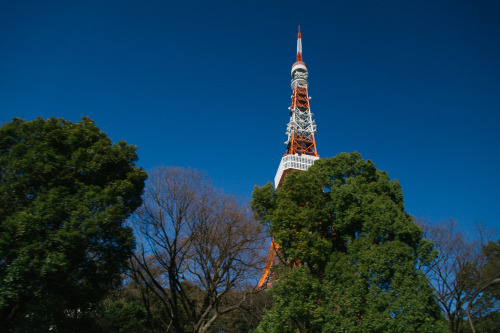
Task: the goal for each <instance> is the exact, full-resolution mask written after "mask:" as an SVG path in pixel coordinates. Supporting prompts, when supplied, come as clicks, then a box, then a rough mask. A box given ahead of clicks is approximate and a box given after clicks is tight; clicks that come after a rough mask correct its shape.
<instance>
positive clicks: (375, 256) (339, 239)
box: [252, 153, 440, 332]
mask: <svg viewBox="0 0 500 333" xmlns="http://www.w3.org/2000/svg"><path fill="white" fill-rule="evenodd" d="M252 208H253V209H254V212H256V216H257V217H258V218H259V219H260V220H261V222H263V223H266V224H269V231H270V234H272V235H274V237H275V239H276V241H277V242H278V243H279V244H280V245H281V247H282V248H281V254H282V256H283V259H284V262H286V263H288V264H287V266H288V268H287V267H281V268H279V269H280V271H279V272H278V273H279V274H278V275H279V278H278V280H277V281H275V282H274V284H273V285H272V287H271V288H270V293H271V295H272V297H273V300H274V305H273V308H272V309H271V310H270V311H268V312H267V313H266V314H265V318H264V321H263V322H262V323H261V326H260V331H261V332H296V331H301V332H353V331H355V332H403V331H404V332H436V331H437V330H439V328H438V323H439V318H440V313H439V308H438V307H437V305H436V302H435V299H434V296H433V294H432V290H431V289H430V287H429V285H428V281H427V279H426V278H425V276H424V274H423V273H422V272H421V271H419V270H418V269H417V265H418V263H425V262H428V261H430V260H432V259H433V257H434V256H435V252H434V251H433V250H432V243H430V242H429V241H426V240H424V239H422V230H421V229H420V228H419V227H418V226H417V225H416V224H415V223H414V222H413V219H412V218H411V216H409V215H408V214H407V213H406V212H405V211H404V203H403V195H402V191H401V187H400V185H399V183H398V182H397V181H394V180H390V179H389V177H388V176H387V173H385V172H384V171H380V170H377V169H376V168H375V166H374V165H373V163H372V162H371V161H369V160H368V161H364V160H363V159H362V158H361V156H360V155H359V154H358V153H351V154H347V153H342V154H339V155H338V156H336V157H335V158H330V159H321V160H319V161H317V162H316V163H315V164H314V165H313V166H312V167H311V168H310V169H309V170H308V171H307V172H301V173H299V172H291V173H290V174H289V175H287V177H286V178H285V180H284V183H283V186H282V187H280V188H279V189H277V190H276V191H274V190H273V189H272V185H271V184H268V185H266V186H264V187H262V188H256V189H255V190H254V193H253V201H252ZM294 267H295V268H294Z"/></svg>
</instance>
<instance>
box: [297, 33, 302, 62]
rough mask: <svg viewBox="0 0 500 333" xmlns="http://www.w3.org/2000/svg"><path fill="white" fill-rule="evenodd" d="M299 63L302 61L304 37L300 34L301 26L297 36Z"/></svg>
mask: <svg viewBox="0 0 500 333" xmlns="http://www.w3.org/2000/svg"><path fill="white" fill-rule="evenodd" d="M297 61H302V35H301V34H300V25H299V33H298V34H297Z"/></svg>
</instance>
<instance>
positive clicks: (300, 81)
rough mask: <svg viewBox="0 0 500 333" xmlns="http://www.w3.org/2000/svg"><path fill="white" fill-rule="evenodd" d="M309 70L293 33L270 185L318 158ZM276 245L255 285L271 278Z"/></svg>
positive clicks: (266, 282)
mask: <svg viewBox="0 0 500 333" xmlns="http://www.w3.org/2000/svg"><path fill="white" fill-rule="evenodd" d="M308 76H309V73H308V72H307V66H306V64H305V62H303V61H302V35H301V33H300V25H299V32H298V34H297V61H296V62H295V63H294V64H293V65H292V83H291V87H292V91H293V94H292V105H291V106H290V108H289V109H290V121H289V122H288V124H287V127H286V135H287V136H288V139H287V140H286V141H285V144H286V153H285V155H284V156H283V157H282V158H281V162H280V165H279V167H278V171H277V172H276V176H275V177H274V186H275V187H276V188H278V187H280V186H281V184H282V183H283V179H284V177H285V176H286V174H287V173H289V172H290V171H291V170H304V171H305V170H307V169H308V168H309V167H310V166H311V165H313V163H314V161H316V160H317V159H319V156H318V152H317V150H316V142H315V140H314V133H316V124H315V122H314V120H313V119H312V117H313V114H312V113H311V110H310V108H309V95H308V93H307V87H308V85H309V82H308V81H307V79H308ZM278 252H279V244H277V243H276V242H275V241H274V238H273V241H272V244H271V248H270V249H269V254H268V256H267V261H266V266H265V268H264V272H263V274H262V276H261V278H260V280H259V284H258V285H257V288H258V289H260V288H263V287H266V286H268V285H269V280H270V278H271V267H272V266H273V264H274V263H275V262H276V260H277V253H278Z"/></svg>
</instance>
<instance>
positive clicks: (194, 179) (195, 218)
mask: <svg viewBox="0 0 500 333" xmlns="http://www.w3.org/2000/svg"><path fill="white" fill-rule="evenodd" d="M143 199H144V203H143V205H142V206H141V207H140V208H139V209H138V211H137V212H136V214H135V216H134V217H133V218H132V219H131V223H132V224H133V226H134V228H135V231H136V235H137V239H138V250H137V252H136V253H135V257H134V259H133V264H134V265H135V269H134V270H133V276H135V278H136V279H137V280H140V281H141V282H140V283H141V284H142V285H143V286H144V287H146V288H148V289H149V290H150V291H151V292H152V293H153V294H154V295H155V296H156V297H157V298H158V299H159V300H160V301H161V304H162V306H163V308H164V312H165V313H166V314H167V316H168V318H167V319H168V320H166V321H165V323H168V324H167V325H166V327H164V329H166V331H167V332H206V331H207V330H208V329H209V328H210V326H211V325H212V324H213V323H214V322H215V321H216V320H217V319H218V318H219V317H220V316H223V315H225V314H227V313H229V312H231V311H233V310H236V309H238V308H239V307H240V306H241V305H242V304H243V303H244V302H245V300H246V298H247V297H248V295H249V294H250V293H253V292H254V290H253V288H252V287H250V286H254V285H255V281H256V280H257V278H258V274H260V273H261V271H262V267H263V265H264V257H263V254H264V252H263V246H264V244H265V240H264V239H265V234H264V233H263V232H262V231H261V230H260V227H259V224H258V223H257V222H256V221H255V220H254V219H253V217H252V215H251V213H250V211H249V209H248V208H247V207H245V206H243V205H241V204H240V203H239V202H238V200H236V199H235V198H234V197H231V196H228V195H225V194H223V193H221V192H220V191H218V190H216V189H214V188H213V187H212V186H211V184H210V183H209V182H208V181H207V180H206V178H204V176H203V174H202V173H201V172H198V171H195V170H191V169H182V168H167V167H159V168H156V169H154V170H153V171H151V172H150V173H149V179H148V183H147V186H146V190H145V193H144V198H143ZM236 291H237V292H236Z"/></svg>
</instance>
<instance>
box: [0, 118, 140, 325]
mask: <svg viewBox="0 0 500 333" xmlns="http://www.w3.org/2000/svg"><path fill="white" fill-rule="evenodd" d="M136 160H137V156H136V148H135V147H133V146H130V145H127V144H126V143H125V142H123V141H121V142H118V143H117V144H111V141H110V139H109V138H108V137H107V136H106V134H105V133H103V132H101V131H100V130H99V128H98V127H96V126H95V125H94V124H93V122H92V120H90V119H88V118H82V120H81V121H79V122H78V123H72V122H69V121H65V120H64V119H56V118H49V119H47V120H44V119H42V118H37V119H36V120H33V121H29V122H26V121H24V120H21V119H14V120H13V121H12V122H10V123H6V124H4V125H3V126H2V127H1V128H0V197H1V200H0V327H3V328H4V329H7V328H9V329H10V330H12V331H25V330H27V331H35V330H40V331H47V329H48V328H49V327H51V329H52V330H53V331H57V329H58V328H60V327H64V325H66V323H75V322H77V321H79V320H84V319H85V318H86V317H87V316H88V313H90V310H91V309H92V307H93V305H94V304H95V303H96V302H97V301H98V300H100V299H101V298H102V297H103V296H104V295H105V294H106V292H107V290H109V289H110V288H111V287H113V286H114V285H115V284H116V283H117V282H119V281H120V273H121V272H122V269H123V267H124V263H125V261H126V259H127V258H128V257H129V255H130V252H131V250H132V249H133V247H134V238H133V235H132V232H131V230H130V229H129V228H127V227H125V226H123V220H124V219H125V218H126V217H127V216H129V215H130V214H131V213H132V212H133V211H134V210H135V208H136V207H138V206H139V205H140V204H141V197H140V196H141V193H142V190H143V186H144V180H145V178H146V173H145V172H144V171H143V170H142V169H140V168H137V167H135V166H134V162H135V161H136ZM75 325H76V324H75ZM71 327H76V326H74V325H73V326H71Z"/></svg>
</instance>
